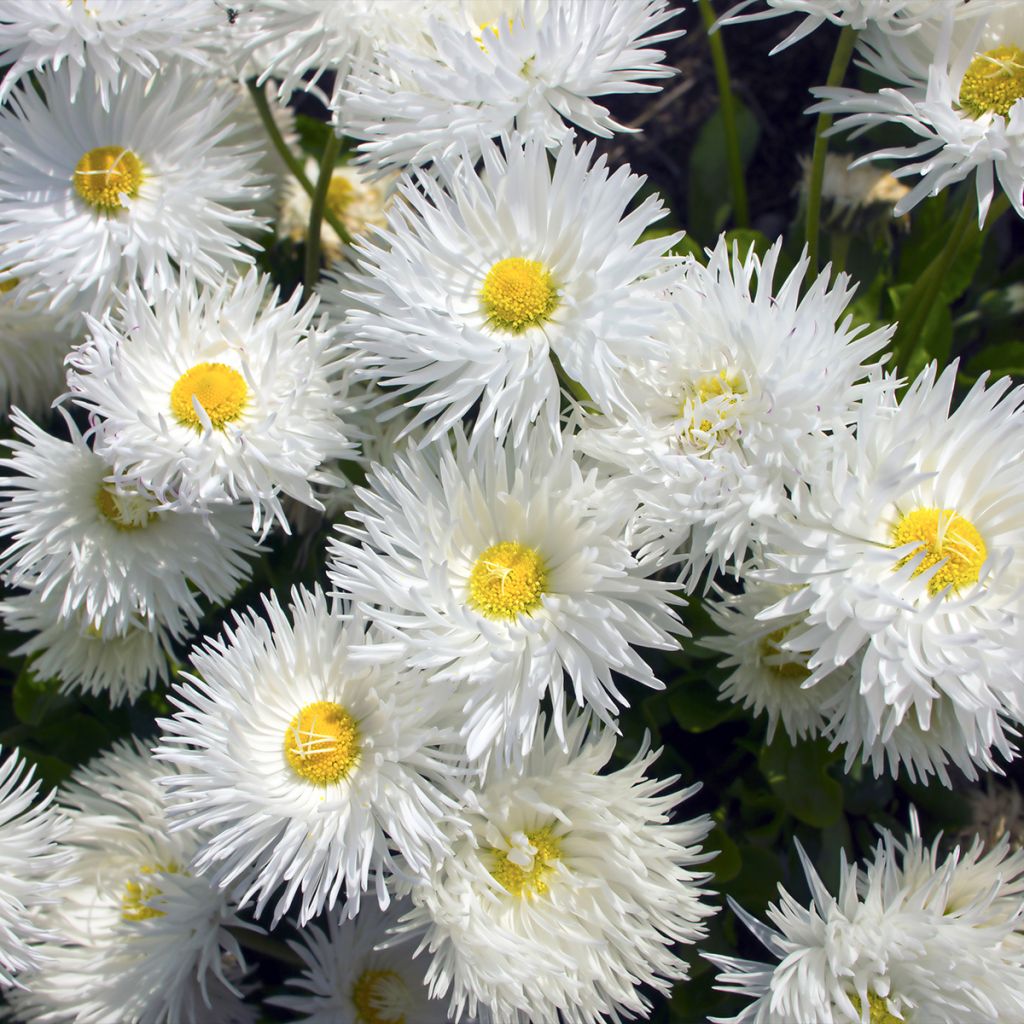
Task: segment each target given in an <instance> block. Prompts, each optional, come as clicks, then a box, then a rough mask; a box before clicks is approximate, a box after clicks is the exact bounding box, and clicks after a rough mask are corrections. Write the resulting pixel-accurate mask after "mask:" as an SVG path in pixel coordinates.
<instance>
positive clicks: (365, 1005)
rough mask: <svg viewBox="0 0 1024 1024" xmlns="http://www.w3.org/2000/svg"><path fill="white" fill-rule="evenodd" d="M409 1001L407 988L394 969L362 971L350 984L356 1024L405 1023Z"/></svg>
mask: <svg viewBox="0 0 1024 1024" xmlns="http://www.w3.org/2000/svg"><path fill="white" fill-rule="evenodd" d="M410 1004H411V999H410V998H409V990H408V988H406V985H405V982H404V981H402V978H401V976H400V975H399V974H397V973H396V972H395V971H374V970H366V971H363V973H362V974H360V975H359V977H358V978H356V981H355V984H354V985H353V986H352V1005H353V1006H355V1008H356V1024H407V1022H406V1013H407V1012H408V1010H409V1008H410ZM408 1024H413V1022H412V1021H409V1022H408Z"/></svg>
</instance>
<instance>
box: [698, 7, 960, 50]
mask: <svg viewBox="0 0 1024 1024" xmlns="http://www.w3.org/2000/svg"><path fill="white" fill-rule="evenodd" d="M758 2H759V0H740V2H739V3H738V4H736V5H735V6H734V7H731V8H730V9H729V10H728V11H727V12H726V15H725V17H724V18H720V19H719V21H718V24H719V25H720V26H724V25H735V24H739V23H741V22H745V21H761V20H762V19H764V18H777V17H778V16H779V15H782V14H802V15H804V19H803V21H801V22H800V24H799V25H797V27H796V28H795V29H793V31H792V32H790V34H789V35H788V36H786V38H785V39H783V40H782V42H781V43H779V44H778V45H777V46H775V48H774V49H773V50H772V51H771V53H772V56H774V55H775V54H777V53H778V52H779V51H780V50H784V49H786V47H787V46H792V45H793V43H798V42H799V41H800V40H801V39H803V38H804V37H805V36H808V35H810V34H811V33H812V32H813V31H814V30H815V29H816V28H821V26H822V25H824V24H825V23H826V22H831V23H832V24H833V25H847V26H849V27H850V28H854V29H857V30H858V31H862V30H863V29H866V28H867V27H868V26H869V25H870V26H872V27H877V29H878V30H879V31H880V32H885V33H888V34H903V33H908V32H913V31H915V30H916V29H917V27H918V26H919V24H920V22H921V21H922V20H924V19H926V18H928V17H934V15H935V12H936V9H938V8H949V7H952V6H954V5H960V4H962V2H963V0H764V2H765V4H766V7H764V8H761V9H757V10H754V11H751V12H750V13H749V14H746V13H743V12H745V11H747V9H748V8H750V7H751V6H753V5H754V4H756V3H758Z"/></svg>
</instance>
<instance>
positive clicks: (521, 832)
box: [404, 716, 714, 1024]
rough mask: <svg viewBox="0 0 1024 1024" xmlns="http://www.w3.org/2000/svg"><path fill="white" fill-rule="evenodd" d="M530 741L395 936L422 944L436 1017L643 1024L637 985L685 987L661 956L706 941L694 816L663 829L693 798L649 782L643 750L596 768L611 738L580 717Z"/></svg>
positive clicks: (489, 778) (420, 888) (487, 783)
mask: <svg viewBox="0 0 1024 1024" xmlns="http://www.w3.org/2000/svg"><path fill="white" fill-rule="evenodd" d="M564 737H565V738H564V741H563V739H562V737H561V736H560V735H557V734H556V733H555V731H554V730H551V731H549V732H548V733H547V734H546V735H545V733H544V729H543V725H540V726H539V727H538V729H537V732H536V736H535V739H534V742H532V743H531V749H530V753H529V755H528V756H527V757H526V759H525V761H524V764H523V766H522V770H521V772H516V773H508V772H506V771H504V770H494V767H493V766H492V769H491V770H489V771H488V772H487V773H486V775H485V777H484V779H483V780H482V783H481V785H480V789H479V792H478V793H477V794H476V799H475V801H474V803H473V805H472V807H471V808H468V809H467V810H466V812H465V816H466V819H467V822H468V826H469V827H468V829H463V830H462V831H460V832H459V834H457V835H454V836H453V838H452V852H451V853H450V854H449V855H448V856H447V857H445V858H444V859H443V860H441V861H439V862H438V863H437V864H436V865H435V867H434V869H433V871H432V872H431V874H430V876H429V878H428V879H426V880H424V881H423V882H421V883H418V884H417V885H415V886H414V887H413V889H412V894H411V895H412V900H413V903H414V905H415V909H414V910H413V911H412V912H410V913H409V914H407V915H406V916H405V918H404V928H405V929H406V930H409V931H412V932H418V931H421V930H422V931H423V936H422V939H421V941H420V946H419V950H418V951H417V953H418V955H423V953H424V951H428V952H429V953H430V954H431V956H432V957H433V959H432V961H431V963H430V967H429V969H428V970H427V974H426V980H427V983H428V984H429V986H430V994H431V995H432V996H434V997H443V996H446V995H448V993H449V992H450V993H451V1002H450V1007H449V1014H450V1016H451V1017H452V1019H453V1020H456V1021H458V1020H460V1019H462V1018H463V1017H464V1016H466V1015H468V1016H470V1017H475V1016H476V1015H477V1013H478V1012H479V1013H480V1017H481V1019H484V1020H495V1021H502V1022H510V1024H516V1022H519V1024H526V1022H529V1021H556V1020H558V1021H564V1022H565V1024H598V1022H603V1021H605V1020H606V1019H608V1018H610V1019H612V1020H621V1019H623V1018H625V1019H632V1018H633V1017H636V1016H646V1014H647V1013H648V1012H649V1011H650V1004H649V1003H648V1001H647V999H646V997H645V996H644V995H643V994H642V993H641V992H640V991H639V986H640V985H645V986H650V987H651V988H653V989H655V990H657V991H659V992H663V993H664V992H667V991H668V990H669V988H670V986H671V983H672V982H673V981H677V980H680V979H683V978H685V977H686V974H687V966H686V964H685V962H683V961H681V960H680V959H678V957H677V955H676V953H675V952H674V951H673V948H672V947H673V944H674V943H692V942H695V941H697V940H698V939H699V938H701V937H703V935H704V934H705V928H704V925H703V923H702V922H703V919H704V918H705V917H708V916H710V915H711V914H712V913H713V912H714V910H713V908H711V907H709V906H707V905H706V904H705V903H704V902H703V900H704V899H705V898H706V896H707V895H708V894H707V893H706V892H705V891H704V890H703V889H702V886H703V884H704V882H705V881H706V880H707V879H708V878H709V877H710V875H708V874H706V873H703V872H700V871H697V870H695V868H696V866H697V865H699V864H701V863H703V862H704V861H706V860H708V859H709V856H710V855H708V854H704V853H702V852H701V848H700V844H701V842H702V841H703V840H704V838H705V837H706V836H707V833H708V831H709V830H710V827H711V822H710V821H709V819H708V818H707V817H700V818H694V819H692V820H689V821H673V820H672V819H673V818H674V816H675V815H676V812H677V809H678V807H679V805H680V803H682V801H683V800H685V799H686V798H687V797H689V796H691V795H692V794H693V793H694V792H695V791H696V789H697V788H698V787H697V786H693V787H690V788H689V789H685V790H681V791H670V787H671V785H672V784H673V783H674V782H675V781H676V779H675V778H672V779H668V780H659V779H652V778H649V777H648V775H647V772H648V769H649V768H650V767H651V765H652V763H653V762H654V760H655V758H656V756H657V754H656V753H652V752H651V751H650V750H649V749H648V748H647V746H646V745H645V746H644V748H643V749H641V751H640V752H639V753H638V754H637V756H636V757H635V758H634V759H633V760H632V761H630V762H629V763H628V764H627V765H625V766H624V767H622V768H618V769H616V770H614V771H611V770H608V764H609V761H610V760H611V757H612V753H613V750H614V747H615V737H614V735H613V734H612V733H611V732H610V731H603V732H600V733H598V732H588V726H587V724H586V716H584V717H580V718H576V719H575V720H574V721H573V722H572V723H571V724H569V726H568V727H567V728H566V729H565V730H564Z"/></svg>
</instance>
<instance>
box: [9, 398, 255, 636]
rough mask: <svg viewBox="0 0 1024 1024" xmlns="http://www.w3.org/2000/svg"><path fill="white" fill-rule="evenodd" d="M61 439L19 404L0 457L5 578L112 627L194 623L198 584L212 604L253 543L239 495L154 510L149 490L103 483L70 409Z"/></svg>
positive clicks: (101, 468) (242, 568)
mask: <svg viewBox="0 0 1024 1024" xmlns="http://www.w3.org/2000/svg"><path fill="white" fill-rule="evenodd" d="M64 418H65V422H66V425H67V428H68V433H69V434H70V440H68V441H63V440H61V439H60V438H57V437H53V436H51V435H50V434H47V433H46V432H45V431H44V430H42V429H41V428H40V427H38V426H37V425H36V424H35V423H33V422H32V421H31V420H30V419H29V418H28V417H27V416H25V415H24V413H22V412H21V411H20V410H17V409H16V410H14V412H13V413H12V414H11V422H12V424H13V426H14V430H15V432H16V434H17V435H18V437H19V438H20V440H13V441H7V442H6V444H7V446H8V447H9V448H10V449H11V450H12V452H13V456H12V457H11V458H7V459H0V467H2V468H3V470H5V471H6V472H4V473H3V474H2V475H0V498H3V499H5V500H4V502H3V504H2V505H0V537H6V538H9V543H8V545H7V547H6V549H5V551H4V553H3V557H2V558H0V569H2V570H3V574H4V579H5V581H6V582H8V583H10V584H13V585H14V586H25V587H31V588H32V589H33V590H36V591H38V593H39V595H40V597H41V598H42V599H43V600H45V599H46V598H47V597H48V596H49V595H50V594H55V595H59V596H60V598H61V615H62V616H64V617H71V616H73V615H75V614H78V615H80V616H82V617H84V618H85V619H86V620H88V621H89V622H90V623H91V624H92V625H93V626H94V628H99V629H100V630H101V631H103V630H105V631H107V632H109V633H112V634H114V635H119V634H123V633H124V632H125V631H126V629H127V628H128V626H129V624H131V623H133V622H136V621H142V622H149V621H151V620H152V621H155V622H159V623H162V624H164V625H166V626H167V627H168V628H169V629H170V630H171V631H172V632H173V633H175V634H180V633H181V632H182V631H183V629H184V625H185V622H186V621H187V622H189V623H191V624H192V625H193V626H196V625H198V623H199V618H200V615H201V611H202V609H201V607H200V604H199V601H198V599H197V598H198V596H199V595H202V596H204V597H206V598H207V599H208V600H209V601H211V602H213V603H215V604H220V603H222V602H224V601H227V600H228V599H229V598H230V597H231V595H232V594H234V592H235V591H236V590H237V589H238V586H239V584H240V583H241V582H242V580H243V579H245V578H246V577H247V576H248V575H249V571H250V567H249V561H248V560H249V559H251V558H252V557H253V556H254V555H255V554H256V553H257V552H258V551H259V550H260V548H259V546H258V545H257V544H256V542H255V540H254V539H253V537H252V535H251V534H250V533H249V530H248V520H249V516H248V513H247V511H246V510H245V509H244V508H242V507H240V506H235V505H231V506H227V505H225V506H217V507H216V508H215V509H214V510H213V511H212V512H211V513H210V514H207V515H200V514H196V513H190V512H175V511H157V509H158V507H159V502H158V501H157V500H156V498H155V497H154V496H153V495H152V494H148V493H146V492H145V491H139V490H135V489H127V490H125V489H121V488H118V487H117V486H115V485H114V484H112V483H110V475H111V468H110V465H109V464H108V462H107V461H106V459H104V458H102V457H101V456H100V455H97V454H96V452H95V451H93V449H92V447H90V443H89V439H88V437H83V436H82V434H81V433H80V432H79V430H78V428H77V427H76V426H75V423H74V421H73V420H72V419H71V417H70V416H67V415H65V417H64Z"/></svg>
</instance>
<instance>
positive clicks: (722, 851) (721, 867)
mask: <svg viewBox="0 0 1024 1024" xmlns="http://www.w3.org/2000/svg"><path fill="white" fill-rule="evenodd" d="M704 849H705V850H706V851H707V852H708V853H711V852H712V851H713V850H717V851H718V856H716V857H715V859H714V860H713V861H711V862H710V864H709V865H708V867H709V868H710V870H711V871H713V872H714V873H715V882H716V884H718V885H721V884H722V883H723V882H729V881H732V879H734V878H735V877H736V876H737V875H738V874H739V873H740V868H741V867H742V866H743V858H742V857H741V856H740V848H739V847H738V846H737V845H736V844H735V843H734V842H733V841H732V839H730V838H729V834H728V833H727V832H726V831H725V829H724V828H723V827H722V826H721V825H716V826H715V827H714V828H713V829H712V830H711V833H710V835H709V836H708V838H707V840H706V841H705V842H704Z"/></svg>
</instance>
